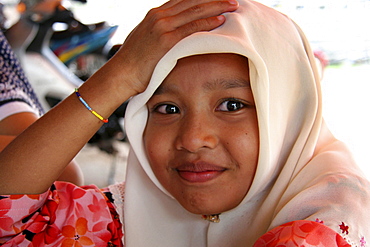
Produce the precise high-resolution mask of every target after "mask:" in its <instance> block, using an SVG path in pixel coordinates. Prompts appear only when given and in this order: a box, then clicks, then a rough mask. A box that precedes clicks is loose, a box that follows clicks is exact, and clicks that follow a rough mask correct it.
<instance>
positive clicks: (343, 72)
mask: <svg viewBox="0 0 370 247" xmlns="http://www.w3.org/2000/svg"><path fill="white" fill-rule="evenodd" d="M2 1H3V2H7V0H2ZM8 1H10V2H12V0H8ZM13 2H14V0H13ZM164 2H165V1H164V0H137V1H127V0H104V1H103V0H88V3H87V4H81V3H74V2H72V1H64V4H65V6H67V7H69V8H71V9H73V11H74V13H75V16H76V17H77V18H79V19H80V20H81V21H82V22H85V23H94V22H99V21H108V22H110V23H112V24H116V25H119V28H118V31H117V33H116V34H115V36H114V37H113V39H112V42H113V43H122V42H123V41H124V39H125V37H126V36H127V35H128V33H129V32H130V30H132V29H133V28H134V27H135V26H136V25H137V24H138V23H139V22H140V21H141V20H142V19H143V18H144V16H145V14H146V13H147V11H148V10H149V9H150V8H152V7H156V6H159V5H161V4H163V3H164ZM260 2H262V3H264V4H266V5H268V6H270V7H273V8H276V9H277V10H279V11H281V12H283V13H285V14H287V15H288V16H290V17H291V18H292V19H293V20H294V21H295V22H297V23H298V24H299V25H300V26H301V27H302V29H303V30H304V32H305V33H306V35H307V37H308V39H309V40H310V42H311V44H312V47H313V50H314V51H315V52H316V53H317V54H318V56H322V57H323V58H324V59H326V61H327V62H328V65H327V67H326V68H325V70H324V73H323V81H322V88H323V96H324V98H323V101H324V109H323V110H324V117H325V119H326V122H327V124H328V125H329V127H330V129H331V130H332V132H333V133H334V134H335V135H336V137H337V138H338V139H340V140H343V141H344V142H345V143H347V145H348V146H349V148H350V149H351V150H352V152H353V154H354V156H355V159H356V160H357V161H358V163H359V165H360V166H361V167H362V169H363V170H364V171H365V173H366V174H367V176H368V177H369V178H370V155H369V154H370V144H369V141H370V130H369V127H370V116H369V112H370V111H369V108H370V61H369V58H370V0H285V1H284V0H281V1H278V0H270V1H268V0H264V1H262V0H261V1H260Z"/></svg>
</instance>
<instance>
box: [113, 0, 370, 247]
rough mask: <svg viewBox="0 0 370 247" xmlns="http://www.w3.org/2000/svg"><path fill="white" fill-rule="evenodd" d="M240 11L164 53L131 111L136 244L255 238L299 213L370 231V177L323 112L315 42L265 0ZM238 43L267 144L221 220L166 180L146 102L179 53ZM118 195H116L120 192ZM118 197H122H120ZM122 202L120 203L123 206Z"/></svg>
mask: <svg viewBox="0 0 370 247" xmlns="http://www.w3.org/2000/svg"><path fill="white" fill-rule="evenodd" d="M239 2H240V7H239V9H238V10H237V11H236V12H233V13H227V14H225V16H226V23H225V24H224V25H222V26H221V27H220V28H217V29H215V30H213V31H211V32H202V33H197V34H194V35H192V36H190V37H188V38H186V39H184V40H182V41H181V42H180V43H178V44H177V45H176V46H175V47H174V48H173V49H172V50H170V51H169V52H168V53H167V54H166V55H165V56H164V57H163V58H162V60H161V61H160V62H159V63H158V65H157V67H156V68H155V71H154V73H153V75H152V78H151V81H150V83H149V86H148V88H147V90H146V91H145V92H143V93H142V94H140V95H137V96H135V97H134V98H133V99H132V100H131V102H130V104H129V106H128V109H127V112H126V115H125V121H126V122H125V124H126V131H127V134H128V137H129V140H130V144H131V152H130V155H129V160H128V168H127V169H128V170H127V178H126V189H125V190H124V191H121V192H119V191H118V190H119V188H120V186H119V185H116V186H112V187H111V190H112V191H113V192H117V193H118V194H119V193H120V196H121V197H123V196H124V208H122V209H123V211H124V214H123V212H122V211H121V212H120V214H121V216H122V220H123V222H124V231H125V244H126V246H128V247H132V246H133V247H141V246H145V247H147V246H161V247H174V246H176V247H181V246H197V247H198V246H212V247H215V246H223V247H224V246H252V245H253V243H254V242H255V241H256V240H257V239H258V238H259V237H260V236H261V235H263V234H264V233H266V232H267V231H268V230H270V229H272V228H273V227H276V226H278V225H281V224H283V223H286V222H289V221H294V220H303V219H308V220H313V221H315V220H316V219H319V220H322V221H324V223H325V225H327V226H329V227H330V228H332V229H333V230H335V231H337V232H338V233H342V231H341V230H340V228H339V225H340V224H341V222H344V223H345V224H346V225H349V226H350V228H349V229H350V231H349V235H347V236H346V237H347V239H348V240H351V241H353V242H354V243H357V244H358V245H360V242H359V241H360V239H361V238H362V237H364V238H365V239H367V240H368V241H370V227H368V226H370V213H369V212H370V202H369V184H368V183H367V182H366V180H364V179H363V177H362V176H361V175H358V174H361V172H360V171H359V170H358V168H357V166H356V165H355V163H354V162H353V160H352V158H351V155H350V154H349V152H348V151H347V149H346V148H345V146H344V145H343V144H342V143H340V142H336V141H335V139H334V138H333V137H332V136H331V134H330V132H329V131H328V130H327V129H326V126H325V124H324V123H323V121H322V110H321V91H320V85H319V84H320V83H319V76H318V73H317V70H316V67H315V66H316V65H315V61H314V58H313V55H312V52H311V50H310V47H309V44H308V42H307V40H306V38H305V37H304V35H303V33H302V32H301V30H300V29H299V28H298V27H297V26H296V25H295V23H294V22H292V21H291V20H290V19H289V18H287V17H286V16H284V15H282V14H281V13H279V12H277V11H275V10H273V9H270V8H268V7H266V6H263V5H262V4H259V3H257V2H253V1H248V0H240V1H239ZM205 53H236V54H240V55H243V56H245V57H247V58H248V59H249V68H250V80H251V87H252V91H253V95H254V99H255V103H256V108H257V115H258V123H259V131H260V133H259V136H260V154H259V161H258V167H257V171H256V174H255V178H254V180H253V183H252V186H251V188H250V190H249V192H248V193H247V195H246V196H245V198H244V200H243V201H242V203H241V204H240V205H239V206H238V207H236V208H234V209H232V210H230V211H228V212H222V214H221V215H220V220H221V221H220V222H219V223H213V222H209V221H206V220H203V219H202V217H201V216H200V215H195V214H192V213H189V212H188V211H186V210H185V209H184V208H182V207H181V205H180V204H179V203H178V202H177V201H176V200H175V199H174V198H173V197H172V196H171V195H170V194H169V193H168V192H167V191H166V190H165V189H164V188H163V186H162V185H161V184H160V183H159V181H158V180H157V178H156V177H155V175H154V174H153V171H152V170H151V168H150V165H149V163H148V160H147V158H146V154H145V151H144V148H143V138H142V136H143V132H144V129H145V126H146V121H147V115H148V114H147V108H146V102H147V101H148V99H149V98H150V97H151V96H152V94H153V92H154V91H155V90H156V88H157V87H158V86H159V85H160V84H161V82H162V81H163V80H164V79H165V77H166V76H167V75H168V74H169V72H170V71H171V70H172V69H173V67H174V66H175V65H176V62H177V60H178V59H179V58H182V57H186V56H190V55H195V54H205ZM117 198H118V196H117V195H116V199H117ZM116 205H117V206H118V207H119V206H122V205H120V204H119V201H118V200H117V203H116ZM119 210H121V209H119Z"/></svg>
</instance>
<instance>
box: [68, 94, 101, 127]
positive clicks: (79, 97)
mask: <svg viewBox="0 0 370 247" xmlns="http://www.w3.org/2000/svg"><path fill="white" fill-rule="evenodd" d="M75 93H76V95H77V97H78V99H79V100H80V101H81V103H82V104H83V105H84V106H85V107H86V108H87V109H88V110H89V111H90V112H91V113H92V114H93V115H94V116H95V117H97V118H99V119H100V120H101V121H103V123H108V119H107V118H103V117H102V116H101V115H100V114H98V113H97V112H96V111H94V110H93V109H92V108H91V107H90V106H89V104H87V103H86V101H85V100H84V99H83V98H82V97H81V94H80V93H79V92H78V88H76V89H75Z"/></svg>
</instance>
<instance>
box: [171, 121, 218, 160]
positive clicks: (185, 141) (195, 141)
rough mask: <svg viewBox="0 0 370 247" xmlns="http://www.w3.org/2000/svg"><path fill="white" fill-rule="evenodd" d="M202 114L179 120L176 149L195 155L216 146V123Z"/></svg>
mask: <svg viewBox="0 0 370 247" xmlns="http://www.w3.org/2000/svg"><path fill="white" fill-rule="evenodd" d="M200 115H202V114H194V115H193V116H191V117H186V118H183V119H182V120H181V124H180V127H179V131H178V135H177V138H176V149H177V150H186V151H188V152H191V153H196V152H198V151H199V150H201V149H205V148H209V149H213V148H215V147H216V146H217V144H218V142H219V138H218V136H217V131H216V130H217V126H216V123H215V122H213V121H212V120H211V118H209V117H207V116H206V115H204V114H203V115H202V116H200Z"/></svg>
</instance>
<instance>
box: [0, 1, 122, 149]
mask: <svg viewBox="0 0 370 247" xmlns="http://www.w3.org/2000/svg"><path fill="white" fill-rule="evenodd" d="M75 21H77V20H75V19H74V17H73V13H72V12H71V11H69V10H67V9H65V8H64V7H63V6H61V5H58V6H57V7H56V8H55V10H54V11H53V12H52V14H44V13H39V12H33V11H26V12H24V13H23V14H22V15H21V17H20V19H19V21H18V22H17V23H16V24H14V25H13V26H12V27H10V28H9V29H8V30H6V32H5V33H4V34H5V36H6V37H7V39H8V41H9V43H10V45H11V46H12V48H13V50H14V52H15V53H16V55H17V56H18V58H19V60H20V62H21V64H22V67H23V68H24V70H25V73H26V75H27V77H28V79H29V81H30V83H31V84H32V86H33V88H34V89H35V92H36V94H37V96H38V97H39V99H40V102H41V104H42V106H43V107H44V109H45V110H49V109H51V108H52V107H54V106H55V105H56V104H58V103H59V102H60V101H61V100H63V99H64V98H66V97H67V96H68V95H70V94H71V93H72V92H73V91H74V89H75V88H77V87H79V86H80V85H81V84H82V83H83V82H84V80H83V79H81V78H82V77H81V78H80V77H78V76H77V75H76V74H74V73H73V72H72V71H71V70H70V68H69V67H68V65H71V64H73V61H77V59H82V58H84V56H89V55H91V54H92V53H93V52H94V53H95V54H99V55H100V56H104V54H103V53H102V51H103V49H105V45H106V44H107V43H108V40H109V39H110V37H111V36H112V35H113V34H114V32H115V30H116V29H117V26H108V25H106V23H97V24H93V25H94V28H93V27H92V25H84V24H82V23H81V22H78V21H77V22H78V23H79V25H77V26H79V28H80V30H78V29H74V30H73V31H71V29H66V30H64V31H59V32H58V31H55V30H54V29H53V25H54V24H55V23H67V24H70V26H73V25H72V24H73V23H75ZM82 27H83V28H82ZM77 30H78V32H77ZM95 41H96V42H95ZM107 53H108V52H107ZM107 59H108V58H107V57H105V59H104V60H102V61H103V62H102V63H104V62H105V61H107ZM81 61H83V60H81ZM96 69H97V68H96ZM89 73H93V71H90V72H89ZM126 104H127V103H125V104H123V105H122V106H121V107H119V108H118V109H117V110H116V111H115V112H114V113H113V114H112V115H111V116H110V117H109V122H108V123H107V124H104V126H102V127H101V128H100V129H99V130H98V132H97V133H96V134H95V135H94V136H93V137H92V138H91V139H90V141H89V143H90V144H93V145H96V146H98V147H99V148H100V149H101V150H103V151H105V152H107V153H114V152H115V148H114V147H113V141H115V140H121V141H124V140H125V133H124V130H123V126H122V125H123V117H124V112H125V109H126Z"/></svg>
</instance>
